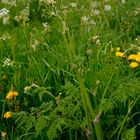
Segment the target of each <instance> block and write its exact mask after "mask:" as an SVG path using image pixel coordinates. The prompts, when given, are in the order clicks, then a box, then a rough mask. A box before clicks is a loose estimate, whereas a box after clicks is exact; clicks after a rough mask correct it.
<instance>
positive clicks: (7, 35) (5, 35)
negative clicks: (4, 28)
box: [0, 33, 11, 40]
mask: <svg viewBox="0 0 140 140" xmlns="http://www.w3.org/2000/svg"><path fill="white" fill-rule="evenodd" d="M10 38H11V36H10V35H9V34H8V33H4V34H3V35H2V36H1V37H0V40H7V39H10Z"/></svg>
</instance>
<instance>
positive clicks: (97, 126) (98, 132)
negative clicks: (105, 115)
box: [79, 77, 103, 140]
mask: <svg viewBox="0 0 140 140" xmlns="http://www.w3.org/2000/svg"><path fill="white" fill-rule="evenodd" d="M79 82H80V89H81V94H82V96H83V97H84V99H85V102H86V105H87V106H88V109H89V111H90V115H91V118H92V119H93V120H95V119H96V118H97V117H98V115H96V114H95V112H94V110H93V107H92V105H91V101H90V98H89V95H88V93H87V91H86V88H85V86H84V82H83V80H82V78H81V77H79ZM99 119H100V118H98V121H93V124H94V127H95V133H96V138H97V140H103V133H102V129H101V124H100V120H99Z"/></svg>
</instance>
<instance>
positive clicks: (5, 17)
mask: <svg viewBox="0 0 140 140" xmlns="http://www.w3.org/2000/svg"><path fill="white" fill-rule="evenodd" d="M0 18H2V20H3V24H4V25H6V24H8V23H9V10H7V9H6V8H3V9H1V10H0Z"/></svg>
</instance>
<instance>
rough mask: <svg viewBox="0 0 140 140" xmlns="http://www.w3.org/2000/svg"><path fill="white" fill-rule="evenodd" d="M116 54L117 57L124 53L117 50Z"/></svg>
mask: <svg viewBox="0 0 140 140" xmlns="http://www.w3.org/2000/svg"><path fill="white" fill-rule="evenodd" d="M116 56H118V57H123V56H124V53H123V52H119V51H117V52H116Z"/></svg>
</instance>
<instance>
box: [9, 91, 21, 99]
mask: <svg viewBox="0 0 140 140" xmlns="http://www.w3.org/2000/svg"><path fill="white" fill-rule="evenodd" d="M16 96H18V92H17V91H9V92H8V93H7V95H6V99H7V100H10V99H13V98H16Z"/></svg>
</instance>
